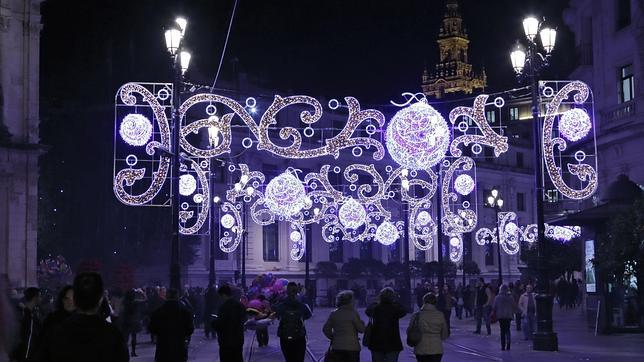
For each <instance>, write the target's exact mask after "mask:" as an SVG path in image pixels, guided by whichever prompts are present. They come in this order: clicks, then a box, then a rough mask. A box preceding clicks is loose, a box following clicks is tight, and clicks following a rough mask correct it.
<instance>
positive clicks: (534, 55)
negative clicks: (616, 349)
mask: <svg viewBox="0 0 644 362" xmlns="http://www.w3.org/2000/svg"><path fill="white" fill-rule="evenodd" d="M523 30H524V33H525V36H526V39H525V40H526V43H527V49H526V50H525V51H524V49H523V48H522V47H521V46H520V45H518V46H517V47H516V48H515V49H514V50H513V51H512V52H511V53H510V60H511V62H512V68H514V71H515V72H516V74H517V78H518V79H519V81H521V80H528V81H529V82H530V84H531V87H532V121H533V124H534V131H533V132H534V149H535V152H534V157H535V164H534V165H535V175H534V177H535V180H534V181H535V194H536V206H537V243H538V249H537V250H538V256H537V269H538V275H539V278H538V281H537V295H536V297H535V299H536V304H537V331H536V332H535V333H534V343H533V346H532V348H533V349H534V350H538V351H556V350H558V341H557V334H556V333H554V332H553V329H552V295H551V294H550V288H549V282H548V271H547V270H546V264H545V255H546V253H545V252H546V244H545V242H544V233H545V226H544V213H543V194H544V190H543V177H542V169H541V165H542V163H543V160H542V154H541V149H542V147H541V146H542V140H541V121H540V119H539V100H538V91H539V87H538V78H539V74H540V71H541V70H542V69H543V68H545V67H547V66H548V60H549V58H550V54H551V52H552V50H553V49H554V47H555V41H556V38H557V31H556V30H554V29H552V28H549V27H547V26H545V25H544V24H543V23H542V22H539V20H538V19H537V18H535V17H528V18H526V19H525V20H523ZM537 34H539V38H540V39H541V46H542V48H543V53H541V52H539V44H538V42H537V39H536V38H537Z"/></svg>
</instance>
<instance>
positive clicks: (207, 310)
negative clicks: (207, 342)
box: [204, 286, 219, 338]
mask: <svg viewBox="0 0 644 362" xmlns="http://www.w3.org/2000/svg"><path fill="white" fill-rule="evenodd" d="M204 300H205V303H204V334H205V335H206V338H215V331H214V330H213V329H212V321H213V318H214V316H215V315H216V314H217V309H218V308H219V296H218V295H217V289H216V288H215V287H214V286H212V287H208V288H207V289H206V294H205V296H204Z"/></svg>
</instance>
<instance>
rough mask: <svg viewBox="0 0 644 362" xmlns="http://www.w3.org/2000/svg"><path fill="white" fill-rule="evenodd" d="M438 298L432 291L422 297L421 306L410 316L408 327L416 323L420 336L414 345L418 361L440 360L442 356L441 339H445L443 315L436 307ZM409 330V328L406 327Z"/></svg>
mask: <svg viewBox="0 0 644 362" xmlns="http://www.w3.org/2000/svg"><path fill="white" fill-rule="evenodd" d="M437 302H438V298H437V297H436V295H434V294H433V293H427V294H426V295H425V296H424V297H423V306H422V307H421V308H420V311H418V312H417V313H415V314H414V316H412V319H411V320H410V322H409V323H410V328H412V325H413V323H417V324H416V325H417V328H418V330H419V332H420V335H421V338H420V341H419V342H418V344H417V345H416V346H414V354H415V355H416V360H417V361H418V362H440V360H441V359H442V358H443V341H444V340H445V339H447V337H448V332H447V322H446V321H445V315H444V314H443V313H442V312H441V311H439V310H438V309H437V308H436V303H437ZM408 331H409V329H408Z"/></svg>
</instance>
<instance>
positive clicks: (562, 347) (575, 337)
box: [131, 307, 644, 362]
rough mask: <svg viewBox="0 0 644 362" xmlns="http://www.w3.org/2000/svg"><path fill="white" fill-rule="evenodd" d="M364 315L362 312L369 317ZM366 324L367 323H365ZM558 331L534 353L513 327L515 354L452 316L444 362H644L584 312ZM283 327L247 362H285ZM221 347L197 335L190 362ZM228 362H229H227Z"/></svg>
mask: <svg viewBox="0 0 644 362" xmlns="http://www.w3.org/2000/svg"><path fill="white" fill-rule="evenodd" d="M330 311H331V309H328V308H318V309H316V310H315V311H314V314H313V317H312V318H311V319H310V320H308V321H307V322H306V328H307V332H308V348H307V358H306V361H307V362H313V361H320V360H322V359H323V356H324V352H325V351H326V350H327V348H328V346H329V341H328V340H327V339H326V338H325V337H324V335H323V334H322V325H323V324H324V321H325V320H326V317H327V316H328V315H329V312H330ZM363 312H364V311H363V310H360V313H361V315H363V316H364V313H363ZM364 319H365V320H366V317H364ZM408 323H409V317H408V316H407V317H406V318H404V319H403V320H401V323H400V329H401V336H402V337H403V344H404V336H405V333H404V332H405V329H406V328H407V325H408ZM554 323H555V330H556V332H557V333H558V337H559V351H558V352H537V351H533V350H532V343H531V342H530V341H524V340H523V335H522V334H521V332H518V331H516V328H515V326H514V325H512V348H511V350H510V351H501V348H500V346H501V342H500V337H499V326H498V323H497V324H495V325H492V335H490V336H487V335H485V327H483V334H482V335H477V334H473V333H472V331H473V330H474V326H475V322H474V320H473V319H472V318H468V319H463V320H458V319H456V318H455V317H454V316H453V315H452V333H451V336H450V338H448V339H447V340H446V341H445V343H444V348H445V353H444V355H443V361H445V362H452V361H521V362H531V361H557V362H558V361H610V362H618V361H620V362H621V361H624V362H629V361H640V362H641V361H644V335H642V334H619V335H609V336H595V335H594V334H593V331H592V330H591V329H590V328H589V327H588V325H587V323H586V320H585V317H584V315H583V314H582V312H581V310H580V309H579V308H578V309H574V310H569V311H566V310H563V311H562V310H559V308H558V307H555V310H554ZM276 330H277V325H276V324H275V325H273V326H271V327H269V333H270V342H269V344H268V346H267V347H262V348H259V347H257V342H256V341H255V339H254V332H252V331H248V332H246V340H245V342H246V344H245V345H244V361H249V362H250V361H253V362H254V361H261V362H265V361H266V362H272V361H283V360H284V358H283V357H282V352H281V351H280V348H279V340H278V339H277V336H276V335H275V333H276ZM139 341H144V342H143V343H142V344H141V345H140V346H139V347H138V348H137V353H138V354H139V357H135V358H132V359H131V361H135V362H139V361H140V362H152V361H154V346H153V345H152V344H151V343H150V342H149V338H148V336H147V335H145V336H140V337H139ZM217 350H218V347H217V342H216V341H215V340H207V339H206V338H205V337H204V334H203V330H199V331H196V332H195V334H194V335H193V338H192V342H191V344H190V351H189V361H195V362H206V361H208V362H214V361H219V357H218V353H217ZM415 360H416V359H415V358H414V355H413V353H412V351H411V349H410V348H408V347H406V346H405V350H404V351H403V352H402V353H401V355H400V359H399V361H401V362H405V361H415ZM361 361H371V355H370V353H369V350H367V349H366V348H363V350H362V352H361ZM223 362H225V361H223Z"/></svg>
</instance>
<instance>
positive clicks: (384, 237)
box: [376, 221, 398, 245]
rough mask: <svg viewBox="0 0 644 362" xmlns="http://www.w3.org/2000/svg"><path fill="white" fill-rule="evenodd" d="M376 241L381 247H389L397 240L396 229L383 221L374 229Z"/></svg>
mask: <svg viewBox="0 0 644 362" xmlns="http://www.w3.org/2000/svg"><path fill="white" fill-rule="evenodd" d="M376 240H377V241H378V242H379V243H380V244H382V245H391V244H393V243H395V242H396V240H398V229H397V228H396V226H395V225H394V224H392V223H390V222H389V221H384V222H383V223H382V224H380V225H379V226H378V228H377V229H376Z"/></svg>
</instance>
